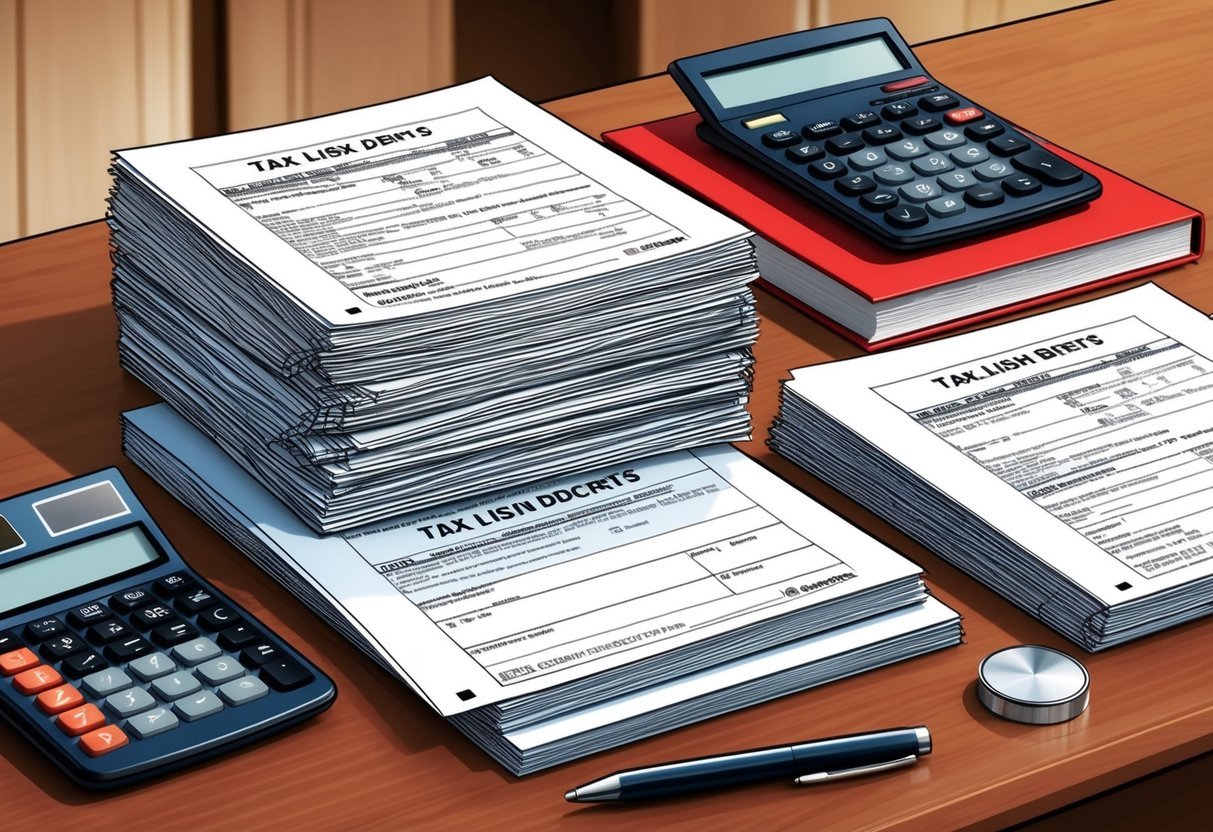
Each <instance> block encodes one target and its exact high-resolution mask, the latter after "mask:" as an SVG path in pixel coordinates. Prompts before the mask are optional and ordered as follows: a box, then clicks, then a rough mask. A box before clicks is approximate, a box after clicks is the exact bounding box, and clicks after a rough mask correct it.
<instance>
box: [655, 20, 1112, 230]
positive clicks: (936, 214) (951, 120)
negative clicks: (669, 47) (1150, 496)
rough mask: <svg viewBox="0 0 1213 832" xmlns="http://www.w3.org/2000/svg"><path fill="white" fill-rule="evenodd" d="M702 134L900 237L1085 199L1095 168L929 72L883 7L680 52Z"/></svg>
mask: <svg viewBox="0 0 1213 832" xmlns="http://www.w3.org/2000/svg"><path fill="white" fill-rule="evenodd" d="M669 69H670V75H671V76H673V78H674V80H675V81H676V82H677V83H678V86H679V87H680V88H681V89H682V91H683V93H685V94H686V96H687V98H688V99H690V101H691V104H692V105H694V107H695V109H696V111H698V113H699V115H700V116H701V117H702V118H703V121H702V123H701V124H700V125H699V126H698V129H697V132H698V134H699V137H700V138H701V139H703V140H704V141H706V142H708V143H709V144H712V145H713V146H715V147H718V148H720V149H722V150H724V151H726V152H728V153H730V154H732V155H734V156H736V157H738V158H740V159H742V160H743V161H745V162H747V163H749V164H751V165H754V166H755V167H757V168H759V169H760V170H762V171H764V172H765V173H767V174H768V175H770V176H773V177H775V178H776V179H777V180H779V181H780V182H782V183H783V184H784V185H786V186H787V187H789V188H791V189H792V190H794V191H795V192H796V193H798V194H800V195H801V196H803V197H805V198H806V199H808V200H810V201H811V202H813V203H814V204H816V205H817V206H818V207H820V208H823V209H825V210H826V211H828V212H830V213H831V214H832V215H834V216H836V217H838V218H840V219H842V220H844V221H846V222H848V223H850V224H852V225H853V226H856V227H857V228H859V229H861V230H862V231H863V232H865V233H866V234H868V235H870V236H871V237H872V238H873V239H875V240H878V241H879V242H881V243H883V244H885V245H887V246H889V247H891V248H896V249H917V248H923V247H926V246H931V245H939V244H944V243H950V242H953V241H956V240H959V239H963V238H965V237H971V236H974V235H977V234H985V233H988V232H992V231H998V230H1001V229H1003V228H1006V227H1008V226H1013V225H1015V224H1018V223H1023V222H1026V221H1028V220H1034V219H1037V218H1039V217H1042V216H1046V215H1048V214H1050V213H1052V212H1054V211H1059V210H1062V209H1064V208H1071V207H1074V206H1078V205H1082V204H1084V203H1087V202H1090V201H1091V200H1093V199H1095V198H1096V197H1098V196H1099V195H1100V192H1101V186H1100V183H1099V180H1098V179H1096V178H1095V177H1094V176H1092V175H1091V174H1090V173H1089V172H1087V171H1085V170H1083V169H1082V168H1080V167H1077V166H1076V165H1073V164H1071V163H1070V162H1068V161H1066V160H1064V159H1062V158H1060V157H1059V156H1057V155H1055V154H1053V153H1050V152H1049V151H1048V150H1047V149H1045V148H1044V147H1042V146H1041V145H1040V144H1039V143H1038V142H1037V141H1036V140H1035V139H1034V138H1032V137H1031V136H1030V135H1028V134H1027V133H1024V132H1023V131H1021V130H1018V129H1016V128H1015V127H1014V126H1013V125H1012V124H1011V123H1009V122H1008V121H1006V120H1005V119H1002V118H999V117H998V116H997V115H995V114H994V113H992V112H990V111H989V110H987V109H986V108H984V107H982V106H980V105H979V104H977V103H976V102H974V101H972V100H971V99H969V98H967V97H966V96H964V95H962V94H961V93H959V92H958V91H956V90H955V89H951V88H949V87H947V86H946V85H944V84H941V83H940V82H939V81H937V80H935V79H934V78H932V77H931V76H930V75H929V74H928V72H927V70H926V69H925V68H924V67H923V66H922V64H920V63H919V62H918V59H917V58H916V57H915V56H914V53H913V52H912V51H911V50H910V47H909V45H908V44H907V43H906V42H905V40H904V39H903V38H902V37H901V35H900V34H899V33H898V32H897V30H896V29H895V28H894V27H893V24H892V23H891V22H889V21H888V20H886V19H884V18H876V19H872V20H860V21H856V22H853V23H842V24H839V25H837V26H827V27H824V28H821V29H812V30H808V31H804V32H795V33H792V34H788V35H780V36H778V37H773V38H767V39H765V40H760V41H755V42H753V43H747V44H743V45H741V46H733V47H729V48H727V49H720V50H717V51H715V52H708V53H705V54H702V55H694V56H691V57H687V58H680V59H679V60H676V61H674V62H673V63H671V64H670V67H669Z"/></svg>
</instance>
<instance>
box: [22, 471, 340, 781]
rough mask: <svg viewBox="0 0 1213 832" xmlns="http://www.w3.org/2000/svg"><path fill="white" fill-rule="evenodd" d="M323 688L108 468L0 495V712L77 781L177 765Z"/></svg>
mask: <svg viewBox="0 0 1213 832" xmlns="http://www.w3.org/2000/svg"><path fill="white" fill-rule="evenodd" d="M335 696H336V688H335V687H334V685H333V683H332V681H331V680H330V679H329V678H328V677H327V676H325V675H324V674H323V673H322V672H321V671H320V670H319V669H318V668H316V667H315V666H314V665H313V664H312V663H311V662H309V661H308V660H307V659H306V658H304V657H303V656H302V655H300V654H299V653H298V652H296V651H295V650H294V649H292V648H291V646H290V645H288V644H287V643H286V642H284V641H283V640H282V639H280V638H278V637H277V636H275V635H274V634H273V633H271V632H270V631H269V629H267V628H266V627H265V626H264V625H263V624H261V623H260V622H258V621H257V620H256V619H254V618H253V617H252V616H251V615H250V614H249V613H248V612H246V611H245V610H243V609H241V608H240V607H239V606H237V605H236V604H235V603H234V602H233V601H232V600H231V599H230V598H228V597H226V596H225V595H223V593H221V592H219V591H218V590H216V589H215V588H214V587H213V586H211V585H210V584H208V583H207V582H206V581H204V580H202V578H200V577H199V576H198V575H197V573H195V572H194V571H193V570H192V569H190V567H189V566H188V565H186V563H185V562H184V561H183V560H182V559H181V557H180V556H179V555H178V554H177V553H176V552H175V551H174V550H173V547H172V546H171V545H170V544H169V542H168V539H167V538H165V536H164V534H163V533H162V532H161V531H160V529H159V528H157V526H156V524H155V523H154V522H152V518H151V517H150V516H149V515H148V513H147V511H146V510H145V509H144V508H143V506H142V505H141V504H140V502H139V501H138V499H137V498H136V497H135V495H134V493H133V492H132V491H131V489H130V487H129V486H128V485H127V483H126V481H125V480H124V479H123V478H122V475H121V473H120V472H119V471H118V469H116V468H109V469H106V470H103V471H98V472H96V473H93V474H89V475H87V476H84V477H80V478H78V479H73V480H69V481H67V482H61V483H58V484H57V485H52V486H48V487H46V488H41V489H38V490H37V491H33V492H29V493H27V494H22V495H20V496H17V497H10V498H9V499H7V500H4V501H0V714H3V716H4V718H5V719H6V720H7V721H8V722H10V723H11V724H13V725H14V726H15V727H16V728H17V730H18V731H20V732H21V733H22V734H24V735H25V736H26V737H27V738H28V739H29V740H30V741H31V742H32V743H34V745H35V746H37V747H38V748H39V749H40V750H42V751H43V752H44V753H45V754H46V755H47V756H48V757H50V758H51V759H52V760H53V761H54V762H55V764H56V765H57V766H59V768H61V769H62V770H63V771H64V772H65V773H66V774H67V775H68V776H70V777H71V778H72V779H73V780H75V781H76V782H78V783H80V784H81V785H83V786H86V787H89V788H95V789H103V788H113V787H117V786H123V785H127V784H130V783H134V782H138V781H140V780H144V779H146V778H149V777H153V776H156V775H158V774H161V773H164V772H166V771H170V770H173V769H177V768H180V767H182V766H185V765H188V764H190V763H193V762H196V761H198V760H201V759H204V758H207V757H210V756H212V755H214V754H217V753H220V752H223V751H226V750H228V749H231V748H234V747H236V746H239V745H244V744H246V743H248V742H252V741H253V740H256V739H258V738H260V737H263V736H265V735H267V734H270V733H273V732H275V731H278V730H280V729H282V728H285V727H287V726H289V725H293V724H295V723H297V722H299V721H300V720H303V719H306V718H308V717H310V716H312V715H314V714H317V713H319V712H320V711H323V710H324V709H325V708H327V707H328V706H329V705H330V704H332V702H333V699H334V697H335Z"/></svg>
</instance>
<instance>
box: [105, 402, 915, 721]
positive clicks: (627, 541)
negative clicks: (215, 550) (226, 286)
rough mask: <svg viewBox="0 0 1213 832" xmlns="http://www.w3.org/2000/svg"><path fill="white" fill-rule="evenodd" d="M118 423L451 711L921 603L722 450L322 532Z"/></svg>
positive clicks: (836, 530)
mask: <svg viewBox="0 0 1213 832" xmlns="http://www.w3.org/2000/svg"><path fill="white" fill-rule="evenodd" d="M124 418H125V419H126V421H127V435H126V441H127V450H128V452H129V453H131V455H132V458H134V459H136V461H137V462H139V463H140V464H141V465H144V466H145V467H148V468H149V470H152V467H150V466H148V465H147V462H148V454H147V453H146V446H148V445H155V446H158V448H159V449H160V450H159V451H158V452H159V453H160V454H161V455H162V456H163V455H166V454H168V455H171V457H172V458H173V463H172V464H173V465H175V466H177V467H178V470H187V471H188V475H186V476H185V477H183V478H182V479H184V480H188V481H189V482H190V483H193V485H187V486H186V487H188V488H194V489H195V490H197V484H198V483H204V484H205V486H204V488H205V490H207V491H208V492H209V494H207V495H205V497H204V499H203V500H195V499H194V498H193V497H191V499H190V503H191V504H195V503H200V502H204V501H209V503H210V508H209V509H207V510H205V511H203V512H202V513H203V514H204V517H205V519H207V520H208V521H209V522H212V523H213V524H214V525H216V526H218V527H219V528H220V530H221V531H223V532H224V534H225V535H228V536H229V537H232V538H233V539H235V540H237V541H239V544H240V546H241V548H242V549H245V550H246V551H257V550H259V551H260V552H261V553H262V554H261V555H260V556H259V559H260V560H263V561H265V562H264V563H263V565H264V566H265V567H266V568H267V570H269V571H271V573H273V574H275V575H276V576H277V577H279V578H280V580H283V582H284V583H288V584H291V583H296V584H298V586H299V587H300V589H299V593H298V594H300V595H301V596H302V597H304V598H307V599H309V600H311V599H319V600H320V601H322V602H323V603H315V601H313V603H314V605H315V606H317V607H318V611H321V610H320V609H319V607H321V606H324V607H327V608H328V613H329V615H332V616H335V617H336V618H335V619H334V620H333V623H335V624H336V625H338V626H339V627H340V628H341V629H342V630H343V632H346V634H347V635H349V636H351V637H352V638H353V639H354V640H355V641H356V642H358V643H360V645H361V646H364V647H366V646H368V645H369V648H370V649H372V650H373V651H374V653H375V654H377V655H376V658H378V659H379V660H380V661H381V662H382V663H383V664H385V665H386V666H387V667H389V668H390V669H391V670H393V671H394V672H396V673H397V674H398V675H399V676H401V678H403V679H404V680H405V681H407V682H408V683H409V684H410V685H411V686H412V687H413V688H414V689H415V690H416V691H417V692H418V693H419V694H420V695H421V696H422V697H423V698H425V699H426V700H427V701H428V702H430V703H431V705H432V706H433V707H434V708H435V709H436V710H438V711H439V712H440V713H442V714H443V715H444V716H450V715H453V714H458V713H461V712H464V711H468V710H471V709H474V708H481V707H483V706H485V705H490V704H493V703H499V702H503V701H505V700H509V699H514V698H517V697H522V696H525V695H527V694H532V693H535V692H537V691H544V690H548V689H553V688H559V687H561V686H564V685H568V684H570V683H574V682H578V681H585V680H587V679H588V678H589V677H598V676H600V675H602V674H604V673H609V672H610V671H612V670H616V671H621V672H622V671H628V672H629V673H630V674H631V676H630V677H629V683H630V684H631V685H632V686H633V688H635V687H640V686H644V685H652V684H656V683H658V682H660V681H664V680H665V679H669V678H674V677H676V676H678V675H682V674H684V673H687V672H691V671H694V670H696V669H699V668H703V667H707V666H710V665H713V664H719V663H722V662H725V661H728V660H730V659H732V658H737V657H740V656H742V655H747V654H750V653H754V652H757V651H758V650H761V649H766V648H768V647H774V646H776V645H778V644H780V643H783V642H788V641H792V640H795V639H800V638H804V637H805V636H807V635H809V634H811V633H813V632H818V631H824V630H827V629H831V628H835V627H838V626H841V625H843V624H846V623H849V622H851V621H858V620H862V619H865V618H868V617H871V616H873V615H877V614H880V613H884V612H889V611H891V610H893V609H896V608H899V607H904V606H911V605H916V604H921V603H922V602H923V601H924V600H925V598H926V596H925V594H924V592H923V586H922V582H921V580H920V578H919V574H920V569H919V568H918V567H917V566H916V565H915V564H913V563H911V562H910V561H909V560H907V559H905V558H904V557H902V556H901V555H899V554H897V553H896V552H894V551H892V550H890V549H888V548H887V547H885V546H884V545H883V544H881V543H879V542H878V541H876V540H875V539H873V538H872V537H870V536H868V535H867V534H866V533H864V532H862V531H860V530H859V529H857V528H856V527H854V526H852V525H851V524H850V523H848V522H846V521H845V520H843V519H842V518H841V517H839V516H837V515H835V514H833V513H832V512H830V511H829V510H828V509H826V508H825V507H823V506H822V505H820V504H818V503H817V502H815V501H813V500H811V499H810V498H808V497H807V496H805V495H804V494H802V493H801V492H800V491H799V490H797V489H796V488H795V487H793V486H791V485H789V484H788V483H786V482H784V481H783V480H781V479H779V478H778V477H777V476H775V475H774V474H772V473H770V472H769V471H767V470H766V469H764V468H762V467H761V466H760V465H758V464H757V463H756V462H754V461H753V460H751V459H749V458H748V457H746V456H745V455H743V454H741V453H740V452H739V451H736V450H735V449H733V448H731V447H729V446H725V445H720V446H713V447H710V448H706V449H696V450H694V451H680V452H676V453H669V454H665V455H661V456H655V457H650V458H646V459H643V460H640V461H638V462H636V463H635V464H632V465H620V466H615V467H611V468H604V469H601V470H598V471H594V472H590V473H586V474H582V475H578V476H571V477H568V478H564V479H558V480H551V481H547V482H541V483H538V484H536V485H532V486H530V487H525V488H517V489H513V490H509V491H504V492H499V493H497V494H494V495H492V496H490V497H486V498H482V499H478V500H471V501H465V502H458V503H451V504H447V505H445V506H442V507H440V508H437V509H432V510H426V511H422V512H419V513H415V514H410V515H406V516H402V517H400V518H398V519H395V520H392V521H390V522H385V523H381V524H378V525H373V526H369V527H361V528H359V529H356V530H352V531H349V532H345V533H340V534H331V535H326V536H320V535H317V534H316V533H314V532H312V531H311V530H309V529H308V527H306V526H305V525H304V524H303V523H302V522H301V521H299V520H298V519H296V517H295V516H294V515H293V514H292V513H291V512H290V511H289V510H287V509H286V508H285V507H284V506H283V505H282V504H281V503H279V502H278V501H277V500H275V499H274V498H273V497H272V496H271V495H270V494H269V492H267V491H266V490H265V489H264V488H262V487H261V486H260V485H258V484H257V483H256V482H255V481H254V480H252V479H251V478H250V477H249V476H248V475H247V474H245V473H244V472H243V470H241V469H240V468H239V467H238V466H236V465H235V464H234V463H233V462H231V460H230V459H228V458H227V457H226V456H224V455H223V454H222V453H219V452H217V451H216V449H215V446H214V445H213V444H211V443H210V442H209V440H207V439H206V438H205V437H204V436H203V435H202V434H201V433H199V432H198V431H197V430H195V429H194V428H193V427H191V426H190V425H189V424H188V423H187V422H185V421H184V420H183V419H182V418H181V417H180V416H178V415H177V414H175V413H174V412H173V411H172V410H171V409H170V408H169V407H167V406H165V405H154V406H152V407H147V408H142V409H140V410H136V411H131V412H130V413H127V414H126V415H125V417H124ZM157 468H158V470H157V471H156V476H158V477H159V478H161V480H162V481H163V480H164V479H165V476H166V474H165V470H166V468H167V466H157ZM175 487H176V486H174V485H171V484H170V490H172V489H173V488H175ZM233 525H235V526H236V528H234V529H233V528H232V526H233ZM250 535H252V536H254V537H255V538H256V540H252V541H250V540H247V538H249V536H250ZM706 646H711V647H712V649H702V650H698V652H696V648H698V647H706ZM674 654H678V655H680V656H682V659H681V661H680V662H671V663H666V664H662V663H660V662H656V663H654V664H652V668H653V671H652V673H651V674H638V673H635V672H633V671H635V670H636V669H637V668H641V667H645V665H644V664H643V663H644V662H645V661H646V660H650V659H660V658H661V657H663V656H670V655H674ZM635 677H639V678H635ZM620 678H622V677H620ZM625 687H626V686H625V685H623V684H621V685H620V686H619V687H618V688H615V689H612V690H607V691H604V692H602V693H603V695H604V696H614V695H618V694H619V693H621V692H622V691H623V689H625ZM587 695H588V694H587ZM579 698H580V694H579V696H578V697H573V698H572V701H571V702H569V707H570V708H572V707H580V706H584V705H585V704H586V702H579V701H578V700H579Z"/></svg>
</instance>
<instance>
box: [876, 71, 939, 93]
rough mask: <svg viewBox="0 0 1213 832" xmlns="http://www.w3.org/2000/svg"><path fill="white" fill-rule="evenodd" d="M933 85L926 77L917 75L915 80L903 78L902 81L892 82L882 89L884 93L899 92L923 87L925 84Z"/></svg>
mask: <svg viewBox="0 0 1213 832" xmlns="http://www.w3.org/2000/svg"><path fill="white" fill-rule="evenodd" d="M929 83H931V79H930V78H928V77H927V76H925V75H915V76H914V77H913V78H903V79H902V80H900V81H892V82H890V83H888V84H885V85H884V86H882V87H881V88H880V89H881V91H882V92H897V91H898V90H909V89H913V88H914V87H921V86H922V85H923V84H929Z"/></svg>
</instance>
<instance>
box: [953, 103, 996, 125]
mask: <svg viewBox="0 0 1213 832" xmlns="http://www.w3.org/2000/svg"><path fill="white" fill-rule="evenodd" d="M985 117H986V114H985V113H983V112H982V111H981V110H979V109H977V108H976V107H961V108H960V109H959V110H951V111H949V112H947V113H945V114H944V118H946V119H947V120H948V123H949V124H964V123H965V122H967V121H975V120H977V119H979V118H985Z"/></svg>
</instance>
